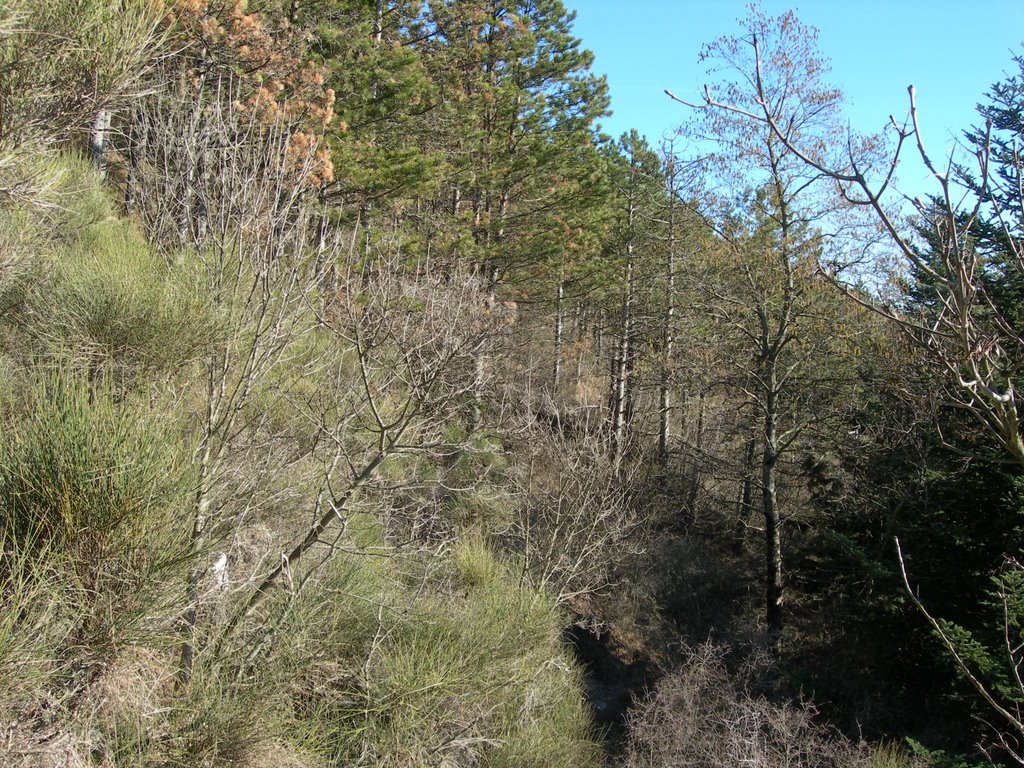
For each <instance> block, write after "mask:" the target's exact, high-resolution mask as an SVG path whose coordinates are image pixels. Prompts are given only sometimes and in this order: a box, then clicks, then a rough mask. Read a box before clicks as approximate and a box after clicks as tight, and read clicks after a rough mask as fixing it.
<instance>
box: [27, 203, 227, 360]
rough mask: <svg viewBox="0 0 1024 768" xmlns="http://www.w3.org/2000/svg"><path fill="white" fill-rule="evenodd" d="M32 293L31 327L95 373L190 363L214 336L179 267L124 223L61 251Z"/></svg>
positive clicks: (46, 344)
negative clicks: (157, 252)
mask: <svg viewBox="0 0 1024 768" xmlns="http://www.w3.org/2000/svg"><path fill="white" fill-rule="evenodd" d="M55 256H56V261H55V263H54V264H53V266H52V269H51V271H50V274H49V277H48V279H47V280H46V281H44V282H42V283H40V284H39V285H37V286H36V288H35V290H33V291H32V292H31V293H30V295H29V298H28V311H29V312H30V313H31V317H32V320H31V332H32V334H33V335H34V336H35V337H36V338H37V339H38V341H39V342H40V343H41V344H42V346H43V348H44V349H46V350H51V351H58V352H59V351H67V352H69V353H70V354H71V356H72V357H73V358H74V359H75V360H81V361H83V362H85V364H86V367H87V368H88V369H89V370H91V371H93V372H96V373H113V374H115V375H116V376H117V377H118V378H124V377H125V376H126V375H132V374H134V375H139V374H141V373H147V374H149V375H150V376H156V375H159V374H161V373H165V372H173V371H174V370H176V369H178V368H180V367H182V366H185V365H187V364H188V363H189V362H191V361H192V360H194V359H196V358H197V357H198V356H200V355H201V354H202V353H203V352H204V351H206V350H207V349H209V347H210V345H211V344H212V342H213V341H214V340H215V339H216V338H217V334H218V327H217V322H216V318H215V317H214V314H213V312H212V310H211V307H210V303H209V302H208V301H207V298H206V296H205V293H204V291H203V290H202V289H201V288H200V287H199V286H200V285H201V281H199V280H196V276H195V275H194V274H192V273H191V272H190V270H189V269H188V268H186V267H185V266H182V265H167V264H165V263H164V262H163V261H162V260H161V259H160V258H159V257H158V256H157V255H156V254H154V253H153V252H152V250H151V249H150V248H149V247H148V246H147V245H146V244H145V243H144V242H142V240H141V238H140V236H139V235H138V234H137V233H135V232H134V231H132V230H131V228H130V227H128V226H127V225H126V224H123V223H109V224H106V225H104V226H103V227H102V228H98V229H97V230H96V232H95V233H94V234H93V236H92V237H90V238H89V243H88V244H87V245H79V246H77V247H76V248H73V249H68V250H65V251H64V252H62V253H59V254H56V255H55Z"/></svg>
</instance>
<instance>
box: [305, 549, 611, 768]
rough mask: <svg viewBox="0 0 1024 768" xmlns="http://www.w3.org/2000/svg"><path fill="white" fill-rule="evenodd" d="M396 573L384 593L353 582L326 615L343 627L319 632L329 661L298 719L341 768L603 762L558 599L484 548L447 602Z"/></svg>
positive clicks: (468, 557) (459, 569) (460, 555)
mask: <svg viewBox="0 0 1024 768" xmlns="http://www.w3.org/2000/svg"><path fill="white" fill-rule="evenodd" d="M355 567H356V568H357V570H358V569H360V568H361V566H355ZM376 567H377V568H379V567H380V565H379V564H378V566H376ZM391 571H392V569H391V567H390V566H389V567H387V568H386V569H385V571H383V572H381V571H378V572H377V577H376V578H377V579H379V580H378V581H377V587H378V590H379V591H377V592H376V594H374V593H373V590H372V589H368V588H367V587H368V586H369V585H370V583H371V582H370V581H367V579H366V577H365V575H363V576H360V577H358V578H356V577H355V576H353V574H352V573H351V572H350V573H349V576H348V578H349V579H350V586H349V588H348V594H347V595H345V596H342V595H340V594H339V600H338V602H336V603H334V602H332V603H329V604H326V605H325V604H324V603H323V602H321V603H320V605H321V610H323V611H325V612H329V613H331V614H334V615H335V616H336V617H337V618H336V620H335V621H334V622H332V624H333V629H332V628H331V627H327V626H325V625H323V624H321V626H320V630H321V633H322V634H320V635H319V639H320V653H321V658H322V659H325V660H329V662H325V663H323V664H321V666H320V670H321V673H322V674H321V675H320V677H319V678H318V679H317V680H316V681H315V682H313V683H311V684H310V685H309V686H308V687H307V688H306V689H305V695H304V696H303V697H302V698H301V700H300V701H301V706H300V707H298V708H297V711H298V719H299V721H300V722H301V723H302V728H303V730H304V732H306V733H308V734H315V736H313V737H311V738H313V739H314V741H315V742H316V743H317V744H319V748H320V751H321V754H322V756H323V757H325V758H326V759H328V760H329V762H330V763H331V764H332V765H336V766H357V765H358V766H363V765H365V766H391V765H394V766H398V765H417V766H419V765H422V766H430V765H480V766H509V768H511V767H512V766H538V767H539V766H562V765H569V764H573V765H579V766H586V765H597V764H598V762H599V753H600V750H599V748H598V747H597V745H596V744H595V743H594V741H593V740H592V739H591V734H590V729H589V722H588V718H587V714H586V711H585V708H584V704H583V701H582V696H581V694H580V685H579V677H578V674H579V673H578V670H577V669H576V668H575V667H574V665H573V664H572V663H571V662H570V661H569V658H568V656H567V654H566V652H565V650H564V649H563V648H562V647H561V644H560V639H559V637H560V627H561V624H560V619H559V616H558V612H557V610H556V608H555V606H554V604H553V602H552V601H551V600H550V599H549V598H547V597H546V596H544V595H542V594H540V593H538V592H535V591H532V590H530V589H526V588H522V587H520V586H519V584H518V582H517V580H516V579H515V577H514V576H513V575H512V574H510V573H509V572H508V571H507V570H506V569H505V567H504V566H503V565H502V564H501V563H500V562H499V561H498V559H497V558H495V557H494V555H493V554H492V553H490V552H489V551H488V550H487V548H486V546H485V545H484V544H482V543H481V542H480V541H475V542H469V543H466V544H464V545H462V547H461V548H460V549H459V550H458V551H457V552H456V553H455V555H454V557H453V558H452V568H451V574H450V578H449V580H448V583H449V585H450V589H448V590H443V589H438V588H436V585H435V588H434V589H432V590H431V591H429V592H428V593H425V594H419V595H417V594H414V593H413V592H412V590H411V588H410V587H409V586H408V584H406V583H405V580H404V579H403V580H402V583H401V584H400V585H399V584H398V583H397V582H395V581H394V580H393V577H392V574H391ZM354 584H361V585H362V588H361V590H356V592H355V593H354V592H353V589H352V585H354ZM328 606H329V607H328ZM357 606H358V607H357ZM334 633H337V634H334Z"/></svg>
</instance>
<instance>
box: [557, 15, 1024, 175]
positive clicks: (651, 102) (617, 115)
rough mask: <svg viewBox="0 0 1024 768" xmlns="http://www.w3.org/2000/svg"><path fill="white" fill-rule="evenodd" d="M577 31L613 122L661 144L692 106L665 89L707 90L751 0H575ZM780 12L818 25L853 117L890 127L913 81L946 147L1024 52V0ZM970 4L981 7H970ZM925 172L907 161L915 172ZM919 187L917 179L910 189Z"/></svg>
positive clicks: (860, 126) (940, 146) (611, 127)
mask: <svg viewBox="0 0 1024 768" xmlns="http://www.w3.org/2000/svg"><path fill="white" fill-rule="evenodd" d="M566 5H567V6H568V7H569V8H573V9H575V10H576V13H577V16H576V25H575V33H576V35H577V36H578V37H580V38H582V39H583V44H584V46H585V47H586V48H589V49H590V50H591V51H593V52H594V54H595V62H594V70H595V72H597V73H598V74H605V75H607V76H608V84H609V87H610V91H611V97H612V109H613V110H614V115H613V116H612V117H610V118H606V119H605V120H603V121H602V123H603V126H604V130H605V131H606V132H608V133H610V134H612V135H614V136H618V135H619V134H620V133H622V132H623V131H626V130H628V129H630V128H636V129H638V130H639V131H640V132H641V133H643V134H645V135H646V136H647V137H648V139H649V140H650V141H651V143H652V144H655V145H657V144H658V143H659V141H660V139H661V137H662V135H663V134H665V133H667V132H671V131H672V129H674V128H675V127H676V126H677V125H678V124H679V123H680V122H682V121H683V119H685V117H686V111H687V110H686V108H685V107H683V106H682V105H679V104H676V103H674V102H672V101H670V100H669V99H668V97H667V96H665V95H664V93H663V91H664V89H665V88H668V89H670V90H672V91H673V92H674V93H676V94H677V95H678V96H680V97H683V98H687V97H689V98H694V99H696V98H699V94H700V92H701V88H702V86H703V83H704V82H705V81H706V80H707V77H706V74H705V69H706V67H705V65H703V64H700V63H698V61H697V57H698V54H699V52H700V49H701V46H702V45H703V44H704V43H706V42H709V41H711V40H713V39H715V38H716V37H720V36H722V35H734V34H739V33H740V31H741V28H740V26H739V23H738V21H737V20H738V19H739V18H741V17H743V16H745V15H746V5H747V3H746V2H745V1H744V0H675V2H672V1H671V0H630V1H629V2H626V1H625V0H575V2H574V0H566ZM760 5H761V7H762V9H763V10H764V11H765V12H766V13H768V14H769V15H772V16H775V15H779V14H781V13H783V12H785V11H786V10H789V9H793V10H795V11H796V13H797V16H798V17H799V18H800V20H801V21H803V22H804V23H805V24H808V25H811V26H814V27H817V28H818V30H819V33H820V34H819V38H818V48H819V50H820V52H821V53H822V54H823V55H824V56H825V57H826V58H828V59H830V60H831V62H832V73H831V82H832V83H833V84H834V85H837V86H839V87H840V88H841V89H842V90H843V91H844V92H845V94H846V96H847V103H848V107H847V111H848V118H849V120H850V124H851V125H852V126H853V127H854V128H855V129H856V130H859V131H864V132H875V131H878V130H881V129H882V128H883V127H884V126H885V124H886V123H887V121H888V116H889V115H890V114H893V115H895V116H896V117H897V118H902V117H903V116H904V115H905V114H906V111H907V91H906V88H907V86H908V85H910V84H911V83H913V84H914V86H915V87H916V90H917V103H918V112H919V116H920V119H921V131H922V135H923V136H924V137H925V140H926V142H927V143H928V144H929V149H930V151H931V152H932V154H933V155H935V156H937V157H938V156H941V155H943V154H948V152H949V150H950V149H951V147H952V141H953V138H954V137H955V136H957V135H959V132H960V130H961V129H963V128H966V127H968V126H970V125H971V124H972V123H973V122H975V121H976V115H975V112H974V107H975V105H976V104H977V103H978V102H979V101H983V95H984V93H985V91H986V90H988V88H989V86H991V84H992V83H994V82H997V81H998V80H1000V79H1002V78H1003V76H1004V74H1005V73H1007V72H1013V71H1014V70H1015V65H1014V63H1013V61H1012V56H1013V55H1015V54H1019V53H1021V52H1022V48H1021V43H1022V42H1024V0H978V1H977V2H975V3H972V4H968V3H967V2H965V0H930V1H929V2H924V1H923V0H887V1H882V0H845V1H844V0H804V2H802V3H792V2H790V3H786V2H777V1H775V0H767V1H766V2H762V3H761V4H760ZM969 8H970V10H969ZM915 173H921V171H919V170H917V171H915V170H914V169H912V168H910V167H907V168H906V169H905V170H904V172H903V174H902V175H903V176H904V178H905V181H906V183H905V186H906V187H913V186H916V185H915V182H914V181H913V180H912V179H911V178H907V177H908V176H911V177H912V176H914V175H915ZM908 191H912V193H913V194H916V193H917V190H916V189H913V190H911V189H908Z"/></svg>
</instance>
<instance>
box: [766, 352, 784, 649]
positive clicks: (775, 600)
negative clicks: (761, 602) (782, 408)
mask: <svg viewBox="0 0 1024 768" xmlns="http://www.w3.org/2000/svg"><path fill="white" fill-rule="evenodd" d="M766 374H767V375H766V381H765V384H766V390H767V391H766V393H765V394H766V396H767V397H766V401H765V414H764V452H763V453H762V456H761V501H762V507H763V510H764V537H765V623H766V624H767V627H768V640H769V642H770V643H771V647H772V650H773V651H774V652H776V653H778V651H779V650H780V647H781V631H782V604H783V600H784V598H785V594H784V586H785V585H784V584H783V580H782V536H781V525H782V523H781V519H780V515H779V499H778V492H777V489H776V479H777V469H778V459H779V435H778V423H777V422H778V402H777V393H776V385H777V381H776V371H775V364H774V361H773V360H769V361H768V366H767V371H766Z"/></svg>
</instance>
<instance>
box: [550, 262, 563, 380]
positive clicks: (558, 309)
mask: <svg viewBox="0 0 1024 768" xmlns="http://www.w3.org/2000/svg"><path fill="white" fill-rule="evenodd" d="M564 300H565V281H564V280H563V279H561V278H559V280H558V293H557V294H556V299H555V362H554V370H553V371H552V384H553V387H552V389H553V392H554V393H555V395H557V394H558V388H559V386H560V385H561V383H562V349H563V347H564V339H563V334H564V332H565V328H564V326H565V320H564V317H563V311H564V309H563V303H564Z"/></svg>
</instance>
